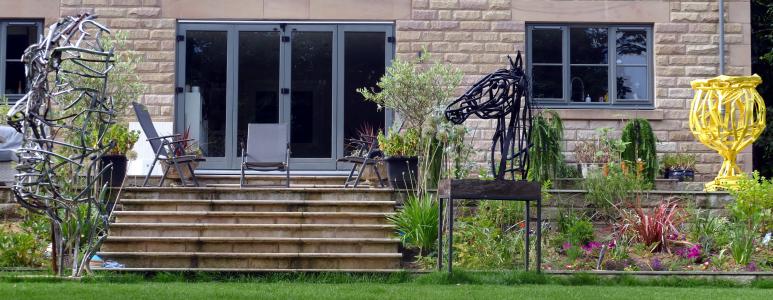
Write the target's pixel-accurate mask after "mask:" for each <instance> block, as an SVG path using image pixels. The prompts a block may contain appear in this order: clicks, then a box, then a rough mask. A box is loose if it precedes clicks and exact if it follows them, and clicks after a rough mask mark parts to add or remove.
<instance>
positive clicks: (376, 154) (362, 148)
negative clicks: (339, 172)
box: [338, 136, 384, 188]
mask: <svg viewBox="0 0 773 300" xmlns="http://www.w3.org/2000/svg"><path fill="white" fill-rule="evenodd" d="M349 148H350V149H352V152H350V155H349V156H345V157H342V158H339V159H338V162H343V163H351V164H352V170H351V171H350V172H349V176H348V177H346V182H345V183H344V187H345V188H347V187H349V185H352V186H353V187H357V185H359V184H360V179H361V178H362V174H363V172H364V171H365V168H366V167H371V168H372V169H373V172H375V173H376V177H378V183H379V184H380V185H381V187H384V181H383V180H382V179H381V174H380V173H379V171H378V162H379V161H381V158H382V157H383V156H384V154H383V153H382V152H381V150H379V149H378V140H377V139H376V137H375V136H362V137H361V139H354V138H353V139H349ZM358 167H359V170H357V168H358ZM355 170H357V177H355V178H352V177H353V176H354V171H355Z"/></svg>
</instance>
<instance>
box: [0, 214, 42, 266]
mask: <svg viewBox="0 0 773 300" xmlns="http://www.w3.org/2000/svg"><path fill="white" fill-rule="evenodd" d="M19 225H20V226H19V227H18V228H16V229H12V228H11V227H10V226H2V227H0V267H41V266H43V265H45V264H46V259H45V256H44V254H43V252H44V251H45V250H46V245H47V244H48V242H49V240H48V237H49V236H50V234H49V229H50V224H49V223H48V221H47V220H46V219H45V217H43V216H41V215H31V214H27V215H25V216H24V220H23V221H22V222H21V223H19Z"/></svg>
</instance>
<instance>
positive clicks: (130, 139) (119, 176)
mask: <svg viewBox="0 0 773 300" xmlns="http://www.w3.org/2000/svg"><path fill="white" fill-rule="evenodd" d="M139 138H140V132H139V131H137V130H129V128H127V127H126V126H125V125H123V124H115V125H113V126H111V127H110V129H108V130H107V133H106V134H105V136H104V139H105V140H106V141H109V143H111V146H112V147H111V148H110V151H109V152H108V153H107V154H105V155H104V156H102V161H101V163H102V166H103V167H104V166H108V165H109V164H112V166H113V168H112V170H111V172H110V173H105V174H103V175H102V182H107V183H108V186H110V187H120V186H121V185H123V180H124V179H125V178H126V166H127V163H128V161H129V158H130V157H131V158H133V157H134V156H136V155H137V153H136V152H134V150H132V148H133V147H134V143H136V142H137V140H138V139H139Z"/></svg>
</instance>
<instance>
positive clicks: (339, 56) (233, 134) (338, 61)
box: [174, 21, 395, 170]
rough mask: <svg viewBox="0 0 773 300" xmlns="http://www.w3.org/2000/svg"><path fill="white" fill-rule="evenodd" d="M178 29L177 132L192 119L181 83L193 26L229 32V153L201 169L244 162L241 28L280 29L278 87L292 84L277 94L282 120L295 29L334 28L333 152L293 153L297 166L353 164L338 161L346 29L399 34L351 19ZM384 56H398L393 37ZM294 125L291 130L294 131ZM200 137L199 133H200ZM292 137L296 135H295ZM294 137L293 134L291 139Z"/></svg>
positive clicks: (388, 117)
mask: <svg viewBox="0 0 773 300" xmlns="http://www.w3.org/2000/svg"><path fill="white" fill-rule="evenodd" d="M177 30H178V31H177V34H178V36H182V37H183V38H181V39H178V42H177V54H176V56H177V57H176V64H177V66H176V72H177V74H176V86H177V87H178V90H177V91H176V97H175V116H176V117H175V119H174V130H175V132H178V133H180V132H183V131H184V130H185V128H186V124H188V123H189V120H186V119H185V95H184V92H182V91H180V90H179V89H180V88H182V87H185V84H186V78H185V74H186V73H185V72H186V68H187V66H186V47H187V44H186V42H187V32H188V31H221V32H226V33H227V50H226V53H227V58H226V61H227V66H226V72H227V74H226V86H227V88H226V99H225V104H226V134H225V145H224V146H225V156H224V157H206V159H207V161H206V162H204V163H202V164H201V165H200V168H202V169H214V170H233V169H238V168H239V164H240V163H241V153H236V152H237V149H238V147H237V143H238V142H239V141H237V134H238V111H237V109H238V101H239V99H238V95H239V92H238V91H239V86H238V83H239V80H238V79H239V78H238V74H239V69H238V68H239V62H238V57H239V33H240V32H245V31H246V32H250V31H252V32H256V31H278V32H279V33H280V34H279V40H277V43H279V45H280V46H279V49H280V54H279V57H280V58H279V59H280V62H279V70H277V72H279V75H278V76H279V87H278V90H282V89H289V90H290V92H289V93H283V92H280V93H279V97H278V99H277V101H278V104H279V112H278V113H279V122H280V123H288V124H289V123H290V122H291V116H292V111H291V103H292V87H291V84H292V48H291V46H292V42H293V41H292V32H293V30H295V31H316V32H319V31H324V32H331V33H332V38H333V41H332V44H331V45H332V48H333V49H332V57H331V59H332V62H331V65H332V72H331V78H330V80H331V89H332V90H331V99H330V105H331V114H332V115H331V122H332V124H331V133H330V134H331V151H330V153H331V157H326V158H297V157H296V158H291V166H292V169H294V170H344V169H348V168H349V166H344V165H339V164H337V163H336V159H337V158H338V157H342V156H343V155H344V154H345V153H344V152H345V149H344V146H343V144H344V118H343V117H344V116H343V114H344V102H345V101H344V99H343V97H344V94H345V93H344V92H343V91H344V80H345V78H344V72H343V65H344V59H345V55H346V54H345V53H344V51H343V49H344V37H345V34H346V32H382V31H383V32H384V33H385V36H386V37H387V38H392V37H394V26H393V25H392V24H384V23H382V24H378V23H376V24H369V23H362V24H347V23H338V24H336V23H308V22H298V23H279V22H277V23H273V22H272V23H268V22H255V23H248V22H227V21H226V22H218V21H212V22H184V21H182V22H178V24H177ZM283 37H290V41H289V42H284V41H282V38H283ZM385 45H386V49H384V56H385V57H384V59H385V60H384V61H385V66H384V68H385V70H386V67H388V66H389V65H390V64H391V62H392V59H393V57H394V52H395V49H394V45H395V44H394V43H393V42H387V43H385ZM384 116H385V124H386V127H387V128H389V126H390V125H391V124H392V121H393V113H392V112H391V111H390V110H386V111H385V113H384ZM290 133H291V131H288V134H290ZM195 138H197V137H195ZM290 139H292V136H290ZM291 142H292V140H291Z"/></svg>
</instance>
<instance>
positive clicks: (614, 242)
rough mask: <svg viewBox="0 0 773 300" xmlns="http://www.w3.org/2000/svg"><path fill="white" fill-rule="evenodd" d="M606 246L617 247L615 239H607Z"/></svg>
mask: <svg viewBox="0 0 773 300" xmlns="http://www.w3.org/2000/svg"><path fill="white" fill-rule="evenodd" d="M607 247H609V249H614V248H615V247H617V240H611V241H609V245H607Z"/></svg>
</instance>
